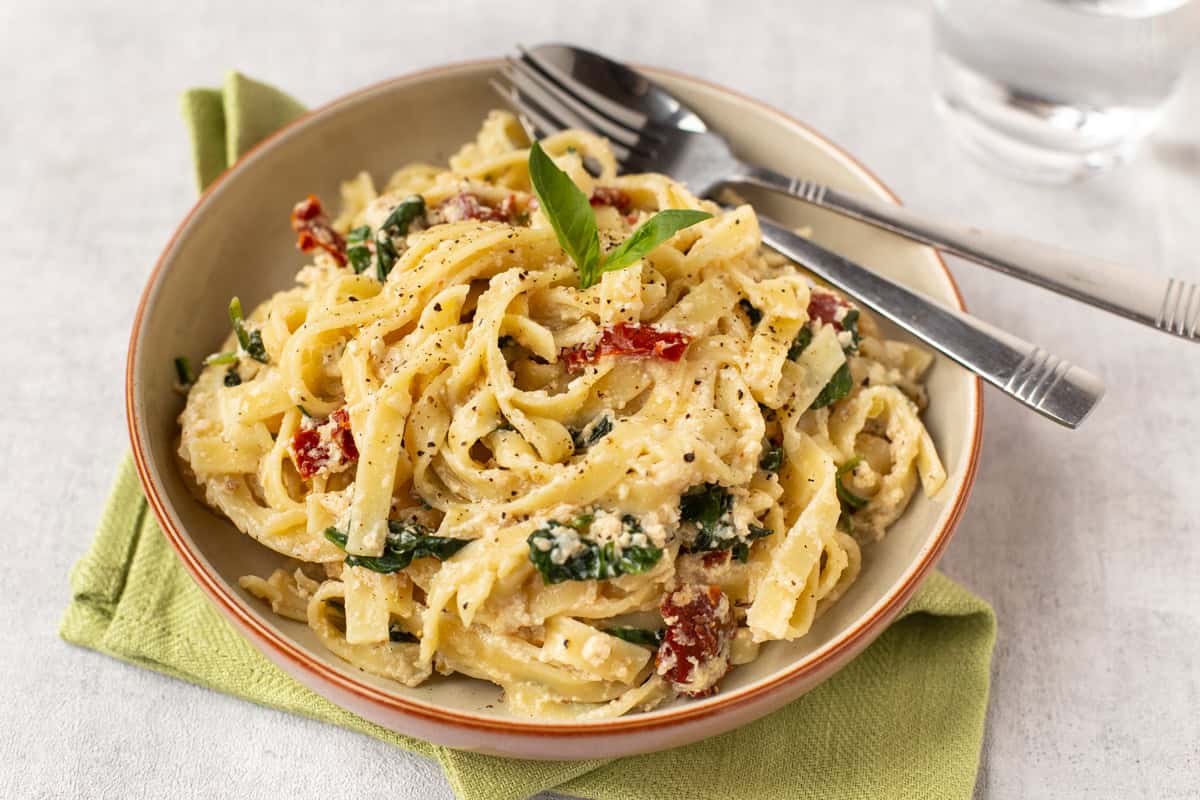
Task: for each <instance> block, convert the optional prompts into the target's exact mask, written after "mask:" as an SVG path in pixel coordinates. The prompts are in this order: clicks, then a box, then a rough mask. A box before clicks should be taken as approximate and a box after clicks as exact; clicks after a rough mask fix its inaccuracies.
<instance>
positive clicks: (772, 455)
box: [758, 442, 783, 472]
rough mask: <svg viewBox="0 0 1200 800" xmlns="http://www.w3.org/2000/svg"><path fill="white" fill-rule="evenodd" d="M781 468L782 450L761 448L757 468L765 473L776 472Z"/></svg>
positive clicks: (775, 446)
mask: <svg viewBox="0 0 1200 800" xmlns="http://www.w3.org/2000/svg"><path fill="white" fill-rule="evenodd" d="M768 444H770V443H769V442H768ZM782 466H783V448H782V447H780V446H779V445H771V446H770V447H765V448H763V453H762V457H761V458H759V459H758V468H759V469H761V470H765V471H766V472H778V471H779V468H780V467H782Z"/></svg>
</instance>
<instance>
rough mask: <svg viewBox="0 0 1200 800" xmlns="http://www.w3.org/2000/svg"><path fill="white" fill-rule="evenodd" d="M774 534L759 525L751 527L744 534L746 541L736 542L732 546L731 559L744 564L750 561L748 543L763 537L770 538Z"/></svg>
mask: <svg viewBox="0 0 1200 800" xmlns="http://www.w3.org/2000/svg"><path fill="white" fill-rule="evenodd" d="M774 532H775V531H773V530H771V529H770V528H764V527H762V526H761V525H751V526H750V530H749V532H748V533H747V534H746V541H744V542H738V543H737V544H735V545H734V546H733V548H732V549H733V558H734V559H735V560H736V561H740V562H742V563H743V564H745V563H746V562H747V561H749V560H750V542H752V541H754V540H755V539H761V538H763V537H764V536H770V535H771V534H772V533H774Z"/></svg>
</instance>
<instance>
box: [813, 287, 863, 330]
mask: <svg viewBox="0 0 1200 800" xmlns="http://www.w3.org/2000/svg"><path fill="white" fill-rule="evenodd" d="M851 308H853V306H851V305H850V304H849V303H848V302H846V301H845V300H844V299H842V296H841V295H838V294H835V293H833V292H831V291H829V290H828V289H821V288H813V290H812V294H811V295H809V298H808V317H809V319H819V320H821V322H824V323H825V324H826V325H832V326H833V328H834V330H838V331H840V330H841V329H842V323H841V320H840V319H838V317H839V316H841V317H844V316H845V314H839V312H840V311H841V310H842V309H846V310H849V309H851Z"/></svg>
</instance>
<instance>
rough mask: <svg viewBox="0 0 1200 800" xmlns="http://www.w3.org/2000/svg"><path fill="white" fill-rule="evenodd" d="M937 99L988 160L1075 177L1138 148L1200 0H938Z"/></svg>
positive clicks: (1198, 31) (1179, 66)
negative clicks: (1196, 0)
mask: <svg viewBox="0 0 1200 800" xmlns="http://www.w3.org/2000/svg"><path fill="white" fill-rule="evenodd" d="M933 31H934V43H935V47H936V54H935V72H936V79H937V100H938V105H939V107H940V108H941V109H942V111H943V112H944V114H945V116H946V118H947V119H948V120H949V122H950V124H951V126H952V127H953V128H954V130H955V132H956V133H957V134H958V135H959V138H960V139H961V140H962V141H963V143H964V144H965V145H966V146H967V147H968V149H969V150H971V151H972V152H973V153H975V154H976V155H978V156H980V157H981V158H982V159H983V160H984V161H985V162H986V163H988V164H990V165H992V166H995V167H999V168H1002V169H1006V170H1007V171H1009V172H1013V173H1015V174H1017V175H1019V176H1021V177H1025V178H1030V179H1035V180H1043V181H1052V182H1066V181H1070V180H1075V179H1078V178H1082V177H1085V176H1087V175H1089V174H1092V173H1095V172H1098V171H1102V170H1106V169H1109V168H1111V167H1113V166H1116V165H1117V164H1120V163H1122V162H1123V161H1125V160H1127V159H1129V158H1130V157H1131V156H1132V155H1133V153H1134V152H1135V150H1136V148H1137V145H1138V143H1139V142H1140V141H1141V139H1142V138H1143V137H1144V136H1145V135H1146V134H1147V133H1148V132H1149V131H1150V130H1151V129H1152V128H1153V127H1154V125H1155V123H1156V122H1157V121H1158V118H1159V115H1160V112H1161V110H1162V107H1163V105H1164V104H1165V103H1166V101H1167V99H1168V97H1169V96H1170V94H1171V91H1172V90H1173V89H1174V87H1175V85H1176V83H1177V82H1178V80H1179V77H1180V74H1181V73H1182V72H1183V68H1184V64H1185V61H1186V59H1187V56H1188V52H1189V50H1190V49H1191V48H1192V47H1193V46H1194V45H1195V44H1196V42H1197V38H1198V37H1200V3H1198V2H1193V0H935V2H934V10H933Z"/></svg>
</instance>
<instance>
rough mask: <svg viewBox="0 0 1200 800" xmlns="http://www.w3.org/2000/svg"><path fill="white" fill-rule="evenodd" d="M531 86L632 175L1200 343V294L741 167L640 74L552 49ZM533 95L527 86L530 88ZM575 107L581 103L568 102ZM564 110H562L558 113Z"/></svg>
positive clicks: (515, 64)
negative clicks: (917, 249)
mask: <svg viewBox="0 0 1200 800" xmlns="http://www.w3.org/2000/svg"><path fill="white" fill-rule="evenodd" d="M510 69H513V70H517V71H520V74H521V75H522V77H523V78H524V79H525V80H526V81H528V82H529V86H530V88H532V87H533V86H535V85H536V86H537V87H538V88H542V89H549V90H553V88H555V87H557V88H558V89H559V90H561V91H562V92H563V93H565V96H564V97H563V98H562V100H563V103H564V105H565V106H566V109H565V111H566V112H567V113H569V114H571V115H573V116H574V117H575V118H576V119H577V120H578V123H586V127H591V128H592V129H594V130H596V131H597V132H600V133H602V134H603V135H605V136H609V138H610V139H612V140H613V142H614V144H616V145H618V146H619V147H620V148H621V149H623V150H624V151H625V156H626V157H625V159H624V161H625V165H626V168H627V169H629V170H631V171H636V172H640V171H647V170H649V169H654V170H655V171H658V172H666V173H668V174H671V175H677V176H678V177H680V178H682V179H684V180H686V181H687V183H688V184H689V185H690V186H691V187H692V190H693V191H695V192H696V193H697V194H701V195H705V194H709V193H711V192H712V191H713V190H714V189H715V188H716V187H717V186H719V185H727V184H743V185H749V186H757V187H760V188H764V189H769V190H772V191H776V192H781V193H783V194H786V195H788V196H790V197H793V198H796V199H798V200H803V201H805V202H807V203H811V204H813V205H816V206H820V207H821V208H827V209H829V210H831V211H835V212H837V213H840V214H843V215H846V216H849V217H852V218H854V219H858V220H860V221H862V222H866V223H868V224H870V225H874V226H876V227H879V228H883V229H885V230H888V231H891V232H893V233H896V234H898V235H900V236H904V237H906V238H908V239H913V240H915V241H918V242H921V243H923V244H927V245H930V246H932V247H937V248H938V249H940V250H944V251H945V252H948V253H953V254H955V255H957V256H961V257H963V258H966V259H970V260H972V261H975V262H977V263H979V264H982V265H984V266H987V267H990V268H991V269H995V270H998V271H999V272H1002V273H1005V274H1007V275H1010V276H1013V277H1016V278H1019V279H1021V280H1024V281H1028V282H1030V283H1033V284H1036V285H1038V286H1041V287H1043V288H1046V289H1049V290H1051V291H1054V292H1058V293H1059V294H1062V295H1065V296H1067V297H1071V298H1073V299H1075V300H1078V301H1080V302H1083V303H1087V304H1089V305H1092V306H1095V307H1097V308H1102V309H1104V310H1106V311H1109V312H1111V313H1114V314H1118V315H1120V316H1123V317H1126V318H1128V319H1131V320H1134V321H1135V322H1139V323H1141V324H1143V325H1147V326H1150V327H1154V328H1157V329H1159V330H1162V331H1164V332H1166V333H1170V334H1173V335H1175V336H1179V337H1181V338H1184V339H1188V340H1191V341H1200V286H1198V285H1196V284H1195V283H1189V282H1186V281H1181V280H1177V279H1175V278H1165V277H1162V276H1154V275H1146V274H1143V273H1140V272H1137V271H1134V270H1132V269H1130V268H1129V267H1125V266H1122V265H1120V264H1115V263H1112V262H1109V261H1103V260H1101V259H1096V258H1091V257H1089V256H1083V255H1079V254H1076V253H1072V252H1070V251H1068V250H1064V249H1062V248H1058V247H1054V246H1051V245H1047V244H1042V243H1039V242H1034V241H1030V240H1028V239H1022V238H1019V237H1015V236H1008V235H1002V234H997V233H993V232H989V231H984V230H980V229H979V228H977V227H974V226H971V225H961V224H957V223H951V222H946V221H943V220H938V219H934V218H931V217H928V216H926V215H924V214H920V213H918V212H916V211H913V210H911V209H907V208H904V207H902V206H898V205H895V204H892V203H887V202H883V201H881V200H877V199H873V198H869V197H864V196H860V195H854V194H846V193H843V192H839V191H837V190H835V189H831V188H829V187H827V186H824V185H822V184H819V183H816V182H814V181H809V180H804V179H802V178H793V177H789V176H787V175H782V174H780V173H778V172H775V171H774V170H771V169H767V168H765V167H762V166H757V165H754V164H748V163H746V162H744V161H742V160H741V159H739V158H738V157H737V156H736V155H735V154H734V153H733V151H732V150H731V149H730V147H729V143H728V142H727V141H726V140H725V139H724V137H722V136H721V135H720V134H719V133H716V132H715V131H712V130H710V129H709V128H708V126H707V125H705V124H704V121H703V120H702V119H701V118H700V117H699V116H698V115H697V114H696V113H695V112H693V111H691V110H690V109H688V108H686V107H685V106H684V105H683V104H682V103H681V102H680V101H679V100H678V99H677V98H675V97H672V96H671V95H670V94H668V93H667V92H666V91H665V90H664V89H662V88H661V87H659V86H656V85H654V84H652V83H650V82H649V81H647V80H646V78H645V77H643V76H642V75H640V74H639V73H637V72H635V71H633V70H632V69H630V68H628V67H626V66H624V65H623V64H619V63H618V62H614V61H612V60H610V59H607V58H605V57H604V56H601V55H599V54H596V53H591V52H589V51H587V50H583V49H581V48H577V47H569V46H565V45H543V46H541V47H538V48H535V49H534V50H532V51H524V50H522V51H521V56H520V58H519V59H517V60H510ZM523 88H524V87H523ZM571 99H574V100H575V101H576V102H575V103H570V102H569V101H570V100H571ZM559 110H560V111H561V110H562V109H559Z"/></svg>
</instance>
